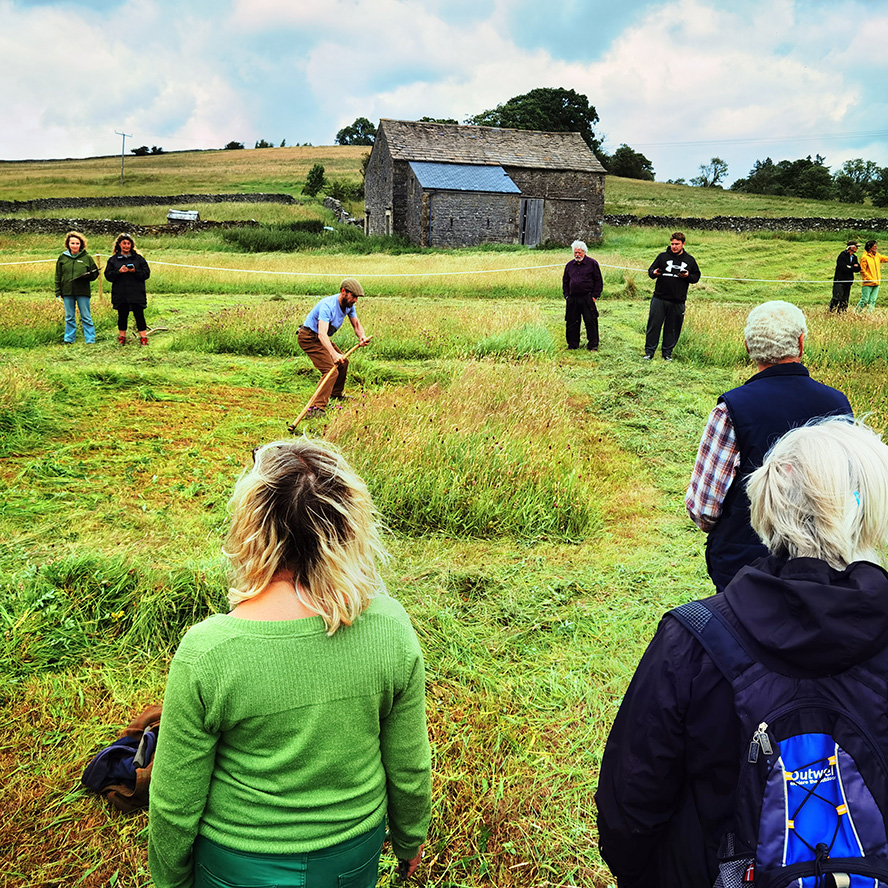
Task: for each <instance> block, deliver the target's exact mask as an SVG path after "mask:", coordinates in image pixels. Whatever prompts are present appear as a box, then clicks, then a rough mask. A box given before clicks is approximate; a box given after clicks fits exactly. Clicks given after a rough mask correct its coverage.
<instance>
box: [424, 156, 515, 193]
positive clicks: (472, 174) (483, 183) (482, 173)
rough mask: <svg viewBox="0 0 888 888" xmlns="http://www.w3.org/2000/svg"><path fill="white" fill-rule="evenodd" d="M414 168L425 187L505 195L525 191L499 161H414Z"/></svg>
mask: <svg viewBox="0 0 888 888" xmlns="http://www.w3.org/2000/svg"><path fill="white" fill-rule="evenodd" d="M410 169H412V170H413V172H414V174H415V175H416V178H417V181H418V182H419V184H420V185H421V186H422V187H423V188H426V189H428V188H437V189H443V190H445V191H495V192H498V193H501V194H521V189H520V188H519V187H518V186H517V185H516V184H515V183H514V182H513V181H512V180H511V179H510V178H509V175H508V173H507V172H506V171H505V170H504V169H503V168H502V167H501V166H499V164H497V165H496V166H475V165H472V164H467V163H431V162H429V161H425V160H411V161H410Z"/></svg>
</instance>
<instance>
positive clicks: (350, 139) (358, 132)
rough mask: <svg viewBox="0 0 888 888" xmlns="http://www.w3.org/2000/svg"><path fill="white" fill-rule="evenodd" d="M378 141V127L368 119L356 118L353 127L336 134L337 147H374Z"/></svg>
mask: <svg viewBox="0 0 888 888" xmlns="http://www.w3.org/2000/svg"><path fill="white" fill-rule="evenodd" d="M375 141H376V127H375V126H374V125H373V124H372V123H370V121H369V120H367V118H366V117H356V118H355V122H354V123H353V124H352V125H351V126H344V127H343V128H342V129H341V130H339V132H338V133H336V144H337V145H372V144H373V143H374V142H375Z"/></svg>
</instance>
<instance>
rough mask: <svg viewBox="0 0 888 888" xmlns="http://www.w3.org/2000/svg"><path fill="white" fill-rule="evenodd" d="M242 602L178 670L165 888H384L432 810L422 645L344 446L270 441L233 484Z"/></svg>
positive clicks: (156, 776)
mask: <svg viewBox="0 0 888 888" xmlns="http://www.w3.org/2000/svg"><path fill="white" fill-rule="evenodd" d="M230 508H231V511H232V515H233V519H232V525H231V529H230V531H229V534H228V538H227V540H226V544H225V549H224V551H225V554H226V555H227V557H228V558H229V560H230V562H231V568H232V584H231V585H232V588H231V589H230V590H229V601H230V603H231V605H232V608H233V609H232V610H231V612H230V613H228V614H217V615H216V616H212V617H210V618H209V619H207V620H204V621H203V622H202V623H199V624H198V625H196V626H193V627H192V628H191V629H190V630H189V631H188V632H187V633H186V635H185V637H184V638H183V639H182V642H181V644H180V646H179V649H178V650H177V651H176V654H175V656H174V658H173V661H172V663H171V665H170V674H169V679H168V681H167V687H166V693H165V695H164V704H163V720H162V725H161V730H160V736H159V739H158V744H157V752H156V755H155V759H154V768H153V772H152V776H151V807H150V818H149V835H150V841H149V850H148V857H149V863H150V866H151V875H152V876H153V878H154V882H155V885H156V886H157V888H173V886H177V888H178V886H183V888H186V886H191V885H194V886H197V888H204V886H220V885H225V886H267V885H272V884H276V885H287V886H302V885H305V886H310V888H328V886H329V888H340V886H349V888H371V886H373V885H375V884H376V879H377V870H378V865H379V853H380V848H381V846H382V841H383V838H384V836H385V826H386V822H387V823H388V832H389V838H390V839H391V843H392V848H393V850H394V852H395V854H396V855H397V856H398V857H399V858H400V859H401V861H402V865H401V869H402V872H409V873H410V874H412V873H413V871H414V870H415V869H416V867H417V866H418V865H419V860H420V857H421V855H422V843H423V841H424V840H425V835H426V830H427V828H428V823H429V817H430V811H431V761H430V751H429V741H428V733H427V730H426V720H425V677H424V672H423V662H422V654H421V653H420V649H419V643H418V641H417V639H416V635H415V633H414V631H413V628H412V627H411V625H410V620H409V618H408V617H407V615H406V613H405V612H404V609H403V608H402V607H401V605H400V604H398V602H396V601H395V600H394V599H392V598H390V597H389V596H388V595H387V594H386V592H385V587H384V585H383V582H382V579H381V577H380V575H379V569H378V564H379V562H380V561H382V560H383V559H384V558H386V557H387V556H386V553H385V550H384V548H383V546H382V542H381V540H380V536H379V531H378V529H377V524H376V516H375V511H374V508H373V504H372V502H371V500H370V495H369V493H368V492H367V488H366V486H365V485H364V483H363V481H361V479H360V478H358V476H357V475H356V474H355V473H354V472H353V471H352V469H351V468H350V467H349V465H348V464H347V463H346V462H345V460H344V459H343V458H342V457H341V456H340V455H339V454H338V453H337V452H336V451H335V450H333V449H332V448H331V447H330V446H329V445H327V444H321V443H318V442H313V441H309V440H306V439H301V440H295V441H280V442H276V443H274V444H268V445H266V446H265V447H262V448H259V449H258V450H257V451H255V452H254V465H253V467H252V469H251V470H250V471H248V472H246V473H245V474H244V476H243V477H242V478H241V480H240V481H239V482H238V484H237V486H236V487H235V490H234V495H233V497H232V500H231V503H230Z"/></svg>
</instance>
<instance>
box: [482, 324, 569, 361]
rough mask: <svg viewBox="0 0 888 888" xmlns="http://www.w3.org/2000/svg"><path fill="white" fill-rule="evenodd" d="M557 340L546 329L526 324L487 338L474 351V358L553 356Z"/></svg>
mask: <svg viewBox="0 0 888 888" xmlns="http://www.w3.org/2000/svg"><path fill="white" fill-rule="evenodd" d="M554 350H555V340H554V338H553V337H552V334H551V333H550V332H549V330H548V329H547V328H545V327H542V326H538V325H536V324H525V325H524V326H522V327H518V328H514V329H511V330H503V331H499V332H497V333H492V334H491V335H490V336H485V337H484V339H482V340H481V341H480V342H479V343H478V344H477V345H476V346H475V347H474V349H473V350H472V357H475V358H484V357H500V358H511V359H517V358H524V357H527V356H528V355H539V354H551V353H552V352H553V351H554Z"/></svg>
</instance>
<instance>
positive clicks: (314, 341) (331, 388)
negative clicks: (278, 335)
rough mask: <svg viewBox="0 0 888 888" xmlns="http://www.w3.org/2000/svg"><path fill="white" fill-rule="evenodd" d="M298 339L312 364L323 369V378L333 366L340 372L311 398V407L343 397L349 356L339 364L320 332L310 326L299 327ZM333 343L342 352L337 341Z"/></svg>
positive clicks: (338, 352)
mask: <svg viewBox="0 0 888 888" xmlns="http://www.w3.org/2000/svg"><path fill="white" fill-rule="evenodd" d="M296 341H297V342H298V343H299V348H301V349H302V351H304V352H305V353H306V354H307V355H308V357H309V358H310V359H311V362H312V364H314V365H315V367H317V369H318V370H320V371H321V378H322V379H323V378H324V377H325V376H326V375H327V374H328V373H329V372H330V370H331V368H333V367H336V368H338V370H339V372H338V373H334V374H333V375H332V376H331V377H330V378H329V379H328V380H327V382H326V384H325V385H324V387H323V388H322V389H321V390H320V391H319V392H317V394H316V395H315V396H314V397H313V398H312V399H311V404H309V407H326V406H327V402H328V401H329V400H330V398H341V397H342V392H343V390H344V389H345V377H346V376H347V375H348V358H346V359H345V360H344V361H343V362H342V363H341V364H337V363H336V362H335V361H334V360H333V358H331V357H330V352H328V351H327V349H326V348H324V344H323V343H322V342H321V340H320V337H319V336H318V334H317V333H315V332H314V330H311V329H310V328H309V327H300V328H299V334H298V336H297V337H296ZM331 345H332V346H333V348H334V349H335V351H336V353H337V354H340V355H341V354H342V352H341V351H340V350H339V348H338V347H337V346H336V343H335V342H333V343H331Z"/></svg>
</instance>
